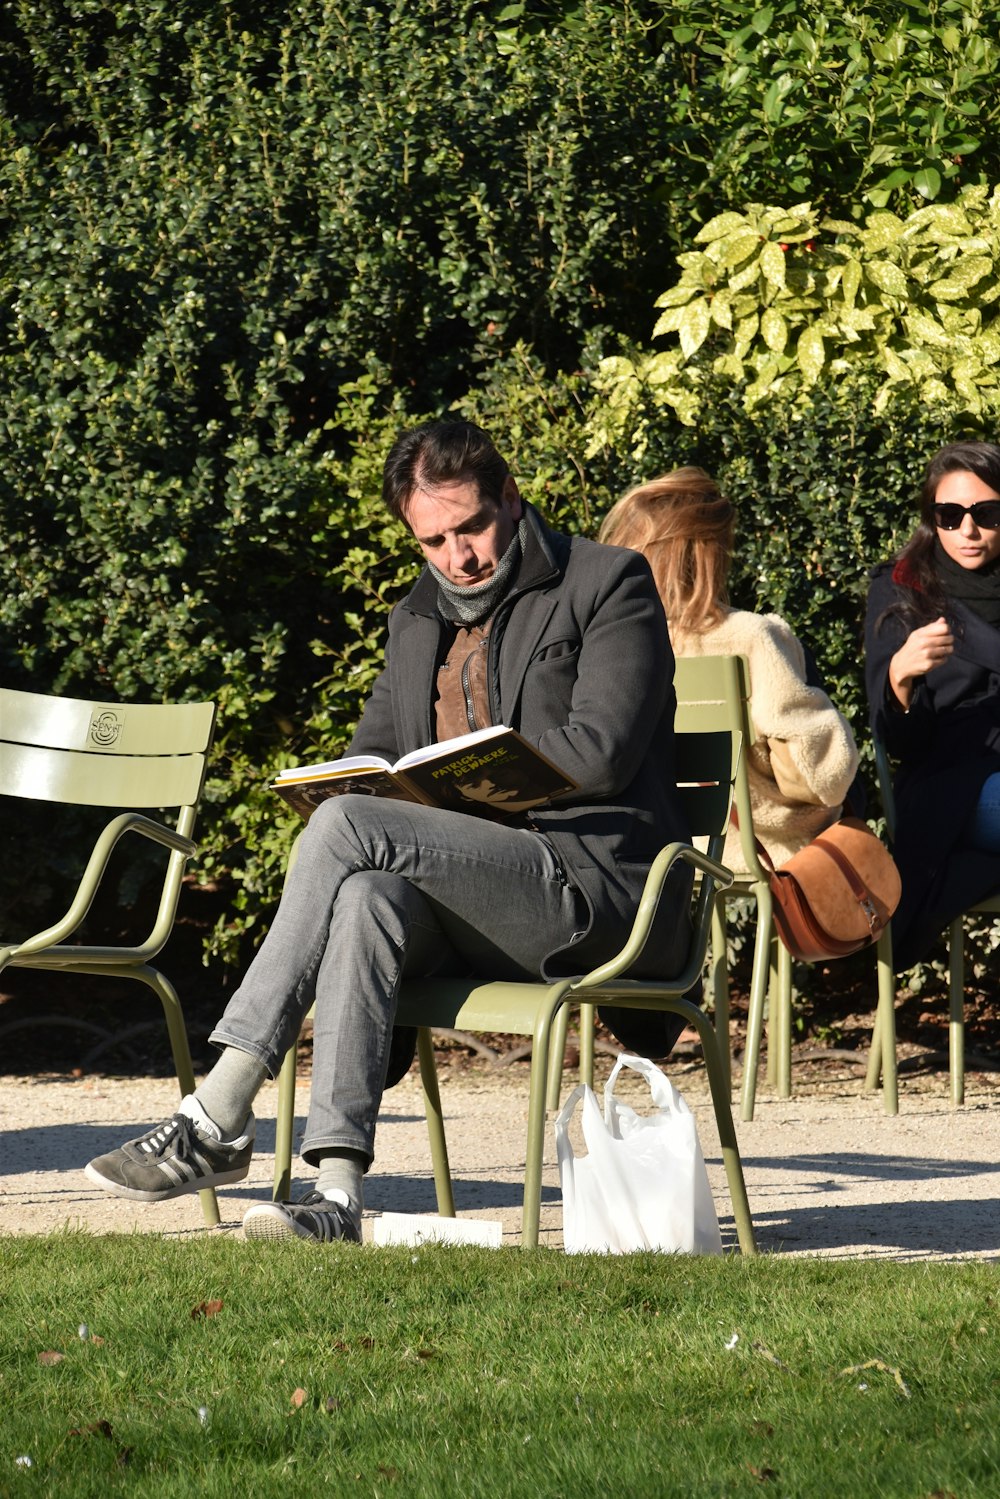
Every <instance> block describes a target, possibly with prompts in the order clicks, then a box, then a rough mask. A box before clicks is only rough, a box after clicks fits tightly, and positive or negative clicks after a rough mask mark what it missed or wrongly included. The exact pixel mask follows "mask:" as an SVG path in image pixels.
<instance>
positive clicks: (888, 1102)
mask: <svg viewBox="0 0 1000 1499" xmlns="http://www.w3.org/2000/svg"><path fill="white" fill-rule="evenodd" d="M875 961H876V969H877V973H878V1012H877V1014H876V1017H875V1028H874V1030H873V1032H872V1056H871V1060H870V1061H869V1063H868V1077H867V1079H866V1083H865V1085H866V1087H867V1086H869V1085H872V1086H874V1084H873V1083H872V1071H873V1068H874V1081H875V1082H877V1081H878V1071H879V1063H880V1062H881V1070H882V1103H883V1106H884V1108H885V1111H886V1113H887V1114H897V1113H898V1112H899V1084H898V1078H897V1073H896V974H895V971H894V967H893V961H892V935H891V932H890V931H889V930H888V929H887V930H886V931H884V932H883V933H882V935H881V937H880V938H879V939H878V946H877V947H876V949H875Z"/></svg>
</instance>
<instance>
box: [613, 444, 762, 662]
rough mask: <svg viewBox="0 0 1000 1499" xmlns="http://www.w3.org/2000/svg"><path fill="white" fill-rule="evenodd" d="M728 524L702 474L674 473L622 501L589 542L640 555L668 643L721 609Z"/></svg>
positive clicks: (721, 499)
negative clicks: (658, 604) (667, 629)
mask: <svg viewBox="0 0 1000 1499" xmlns="http://www.w3.org/2000/svg"><path fill="white" fill-rule="evenodd" d="M734 522H735V512H734V510H733V507H732V505H731V504H730V503H729V501H728V500H727V499H726V498H725V496H724V495H722V494H720V492H719V487H718V485H717V484H716V482H715V480H714V479H713V478H712V477H711V476H710V475H709V474H706V472H705V470H704V469H702V468H693V467H692V468H677V469H674V470H673V472H672V473H669V474H663V475H662V476H661V477H660V478H658V479H650V481H649V482H648V484H639V485H637V486H636V487H635V488H634V489H630V490H629V492H628V493H627V494H626V495H623V496H622V498H621V499H620V500H619V501H618V503H617V504H616V505H615V506H613V508H612V509H611V510H610V511H609V512H608V514H607V515H606V516H605V519H604V522H603V524H602V526H601V529H600V531H599V532H598V536H597V539H598V541H604V542H608V543H610V545H612V546H619V547H630V548H631V550H632V551H634V552H641V553H642V554H643V556H644V557H645V558H646V560H647V561H648V562H649V565H650V567H651V568H652V572H653V578H654V580H655V582H656V587H657V591H658V593H659V595H660V598H661V600H662V601H663V608H664V610H665V612H666V615H667V619H668V621H669V623H670V632H671V635H672V636H673V637H674V638H675V640H676V638H677V637H679V636H681V635H698V634H700V633H701V632H702V631H703V630H708V629H711V627H712V626H713V625H716V624H718V623H719V622H720V620H721V619H722V618H723V616H724V614H725V612H726V610H727V608H728V606H729V595H728V591H727V583H728V580H729V567H730V563H731V561H732V555H733V528H734Z"/></svg>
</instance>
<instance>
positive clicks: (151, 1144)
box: [84, 1096, 255, 1202]
mask: <svg viewBox="0 0 1000 1499" xmlns="http://www.w3.org/2000/svg"><path fill="white" fill-rule="evenodd" d="M189 1107H190V1108H191V1110H192V1113H194V1114H195V1115H196V1117H197V1123H196V1122H195V1119H194V1118H192V1117H191V1114H189V1113H187V1112H184V1111H185V1110H186V1109H187V1108H189ZM254 1130H255V1121H254V1117H253V1115H252V1114H251V1115H250V1117H249V1119H248V1120H247V1123H246V1127H245V1128H244V1131H243V1134H242V1135H239V1136H238V1137H237V1138H236V1139H235V1140H223V1139H222V1136H221V1132H220V1131H219V1130H218V1129H217V1128H216V1126H215V1125H214V1124H213V1123H212V1121H211V1120H210V1119H209V1118H208V1116H207V1115H206V1114H205V1113H204V1111H203V1110H202V1109H201V1108H200V1107H199V1105H198V1104H197V1103H196V1102H195V1100H194V1098H193V1096H189V1097H188V1098H185V1099H184V1100H183V1102H182V1104H181V1110H180V1111H179V1112H178V1113H176V1114H175V1115H174V1116H173V1118H172V1119H168V1120H167V1121H166V1122H165V1123H164V1124H158V1125H156V1126H155V1128H153V1129H151V1130H149V1131H148V1133H147V1134H145V1135H139V1136H138V1138H137V1139H135V1140H129V1141H127V1142H126V1144H124V1145H120V1146H119V1147H118V1149H117V1150H112V1151H109V1152H108V1154H107V1155H99V1156H97V1157H95V1159H94V1160H92V1161H91V1162H90V1164H89V1165H87V1166H85V1167H84V1172H85V1174H86V1175H87V1176H88V1177H89V1179H90V1180H91V1181H92V1182H95V1183H96V1185H97V1186H99V1187H103V1188H104V1190H105V1192H114V1193H115V1195H116V1196H117V1197H131V1198H133V1199H134V1200H135V1201H136V1202H166V1201H167V1200H168V1198H171V1197H183V1196H184V1194H185V1193H186V1192H200V1191H201V1190H202V1188H203V1187H221V1186H224V1185H225V1184H226V1183H227V1182H238V1181H242V1180H243V1178H244V1177H245V1176H246V1175H247V1174H248V1172H249V1170H250V1161H251V1158H252V1156H253V1141H254Z"/></svg>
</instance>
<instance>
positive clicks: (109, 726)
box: [90, 708, 125, 749]
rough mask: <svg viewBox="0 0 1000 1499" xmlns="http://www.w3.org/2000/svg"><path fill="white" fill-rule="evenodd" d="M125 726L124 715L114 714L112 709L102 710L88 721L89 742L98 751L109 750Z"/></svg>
mask: <svg viewBox="0 0 1000 1499" xmlns="http://www.w3.org/2000/svg"><path fill="white" fill-rule="evenodd" d="M124 726H125V715H124V714H122V713H116V712H115V711H114V709H113V708H102V709H101V711H100V713H95V714H94V717H93V718H92V719H91V720H90V742H91V744H96V745H97V747H98V749H110V748H111V747H112V745H114V744H117V742H118V736H119V735H120V734H121V731H122V729H123V728H124Z"/></svg>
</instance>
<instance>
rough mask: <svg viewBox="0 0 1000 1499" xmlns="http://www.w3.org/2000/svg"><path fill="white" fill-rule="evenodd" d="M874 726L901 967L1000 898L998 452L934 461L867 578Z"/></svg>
mask: <svg viewBox="0 0 1000 1499" xmlns="http://www.w3.org/2000/svg"><path fill="white" fill-rule="evenodd" d="M865 636H866V641H865V649H866V678H867V686H868V701H869V705H870V709H871V718H872V729H873V732H874V733H875V735H876V737H877V738H878V739H880V740H881V741H882V743H883V744H884V745H885V747H886V749H887V750H888V752H889V754H890V755H891V756H892V757H893V758H894V759H895V760H896V761H897V763H898V770H897V774H896V780H895V799H896V837H895V846H894V853H895V857H896V862H897V864H898V865H899V870H900V874H901V876H902V880H903V895H902V900H901V901H900V905H899V909H898V910H897V912H896V914H895V916H894V918H893V923H892V930H893V948H894V954H895V960H896V966H897V968H898V969H900V970H901V971H903V970H905V969H907V968H912V966H913V965H914V963H917V962H919V961H920V959H921V958H923V957H924V956H925V954H926V952H927V951H928V949H929V948H930V947H931V946H932V944H933V943H934V941H935V940H936V938H937V937H938V936H939V935H940V933H941V931H942V930H943V929H944V928H945V927H946V926H947V925H948V923H949V922H950V921H951V920H952V919H953V918H954V917H955V916H957V915H959V914H960V913H961V912H962V911H964V910H966V909H967V908H968V907H969V906H971V905H974V904H975V902H976V901H977V900H981V899H983V898H984V897H985V896H987V895H989V894H990V893H991V892H992V891H993V890H995V889H997V888H998V887H1000V447H997V446H996V445H995V444H993V443H986V442H959V443H952V444H950V445H949V446H948V447H946V448H942V450H941V451H940V452H939V453H938V454H936V455H935V457H934V458H932V459H931V462H930V464H929V465H928V467H927V472H926V474H925V476H924V484H923V489H922V491H921V507H920V524H919V525H918V527H917V529H916V531H915V532H914V533H913V535H912V536H911V537H910V540H909V541H908V542H907V543H906V545H905V546H904V547H903V549H902V550H901V551H900V553H899V555H898V557H897V558H896V560H895V561H894V562H887V563H883V564H881V566H879V567H877V568H876V569H875V570H874V572H873V573H872V581H871V589H870V592H869V595H868V617H867V622H866V627H865Z"/></svg>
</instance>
